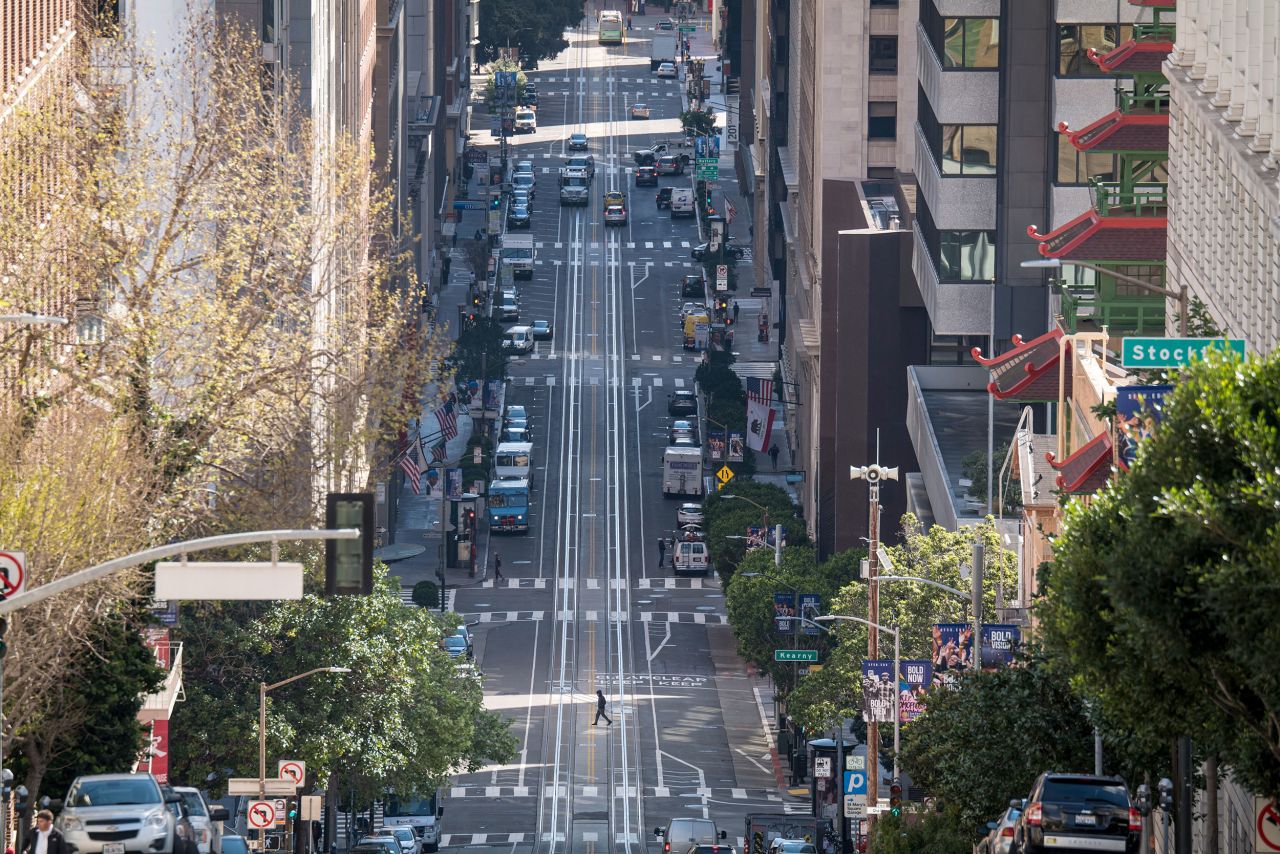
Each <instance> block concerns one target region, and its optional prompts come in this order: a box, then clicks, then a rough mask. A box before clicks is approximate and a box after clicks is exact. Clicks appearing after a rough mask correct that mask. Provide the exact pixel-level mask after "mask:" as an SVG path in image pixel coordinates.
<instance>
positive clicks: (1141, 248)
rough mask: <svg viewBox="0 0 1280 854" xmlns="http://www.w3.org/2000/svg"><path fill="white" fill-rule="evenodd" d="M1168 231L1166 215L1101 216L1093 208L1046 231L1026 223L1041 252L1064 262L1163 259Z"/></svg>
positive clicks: (1028, 232) (1047, 256)
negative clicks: (1040, 231) (1038, 242)
mask: <svg viewBox="0 0 1280 854" xmlns="http://www.w3.org/2000/svg"><path fill="white" fill-rule="evenodd" d="M1168 230H1169V220H1168V219H1167V218H1166V217H1162V216H1160V217H1156V216H1149V217H1122V216H1107V217H1103V216H1099V215H1098V213H1097V211H1094V210H1087V211H1085V212H1084V213H1082V214H1080V216H1078V217H1076V218H1075V219H1073V220H1071V222H1069V223H1067V224H1066V225H1064V226H1062V227H1061V228H1058V229H1055V230H1054V231H1051V232H1049V233H1048V234H1039V233H1038V232H1037V231H1036V227H1035V226H1034V225H1029V226H1027V234H1028V235H1029V236H1030V237H1032V238H1033V239H1035V240H1038V241H1040V254H1041V255H1043V256H1045V257H1046V258H1061V259H1062V260H1064V261H1070V260H1080V261H1144V260H1152V261H1163V260H1164V257H1165V252H1166V250H1167V245H1168Z"/></svg>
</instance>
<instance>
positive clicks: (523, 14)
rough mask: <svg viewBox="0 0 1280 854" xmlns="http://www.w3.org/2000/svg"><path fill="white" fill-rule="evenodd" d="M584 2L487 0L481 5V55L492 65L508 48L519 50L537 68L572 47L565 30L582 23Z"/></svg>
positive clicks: (531, 66)
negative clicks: (546, 60)
mask: <svg viewBox="0 0 1280 854" xmlns="http://www.w3.org/2000/svg"><path fill="white" fill-rule="evenodd" d="M582 7H583V0H541V2H538V3H529V2H526V0H485V2H483V3H481V4H480V45H479V48H478V50H477V56H479V57H480V58H481V59H482V60H483V61H485V62H489V61H491V60H494V59H496V58H497V57H498V56H500V55H501V54H502V52H503V51H504V50H506V49H508V48H518V49H519V52H520V56H521V57H527V61H525V62H522V65H523V66H524V67H526V68H536V67H537V63H538V62H539V61H541V60H544V59H552V58H553V57H555V56H557V55H558V54H559V53H560V52H561V51H563V50H564V49H565V48H567V47H568V46H569V42H567V41H566V40H565V38H564V31H565V30H567V29H569V28H570V27H576V26H578V24H579V23H581V21H582V17H583V12H582Z"/></svg>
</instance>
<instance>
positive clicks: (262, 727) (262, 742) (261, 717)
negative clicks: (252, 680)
mask: <svg viewBox="0 0 1280 854" xmlns="http://www.w3.org/2000/svg"><path fill="white" fill-rule="evenodd" d="M350 672H351V668H350V667H314V668H312V669H311V670H308V671H307V672H305V673H299V674H298V675H297V676H290V677H289V678H288V679H281V680H280V681H279V682H272V683H271V684H270V685H268V684H267V683H266V682H259V683H258V799H259V800H262V799H264V798H266V796H267V692H268V691H274V690H275V689H276V688H280V687H282V686H284V685H288V684H289V683H290V682H297V681H298V680H299V679H306V678H307V677H308V676H314V675H315V674H317V673H350ZM258 842H259V844H260V846H261V850H263V851H266V850H267V829H266V828H265V827H264V828H262V830H261V831H259V834H258Z"/></svg>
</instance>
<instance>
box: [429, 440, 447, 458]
mask: <svg viewBox="0 0 1280 854" xmlns="http://www.w3.org/2000/svg"><path fill="white" fill-rule="evenodd" d="M444 461H445V449H444V442H437V443H436V444H434V445H432V446H431V462H433V463H442V462H444Z"/></svg>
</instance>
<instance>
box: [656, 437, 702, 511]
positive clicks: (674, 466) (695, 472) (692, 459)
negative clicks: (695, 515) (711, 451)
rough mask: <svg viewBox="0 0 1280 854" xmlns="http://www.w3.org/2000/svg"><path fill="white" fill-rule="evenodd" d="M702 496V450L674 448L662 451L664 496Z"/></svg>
mask: <svg viewBox="0 0 1280 854" xmlns="http://www.w3.org/2000/svg"><path fill="white" fill-rule="evenodd" d="M701 494H702V449H701V448H689V447H680V446H678V445H677V446H672V447H669V448H665V449H663V451H662V495H663V497H665V498H670V497H671V496H673V495H701Z"/></svg>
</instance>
